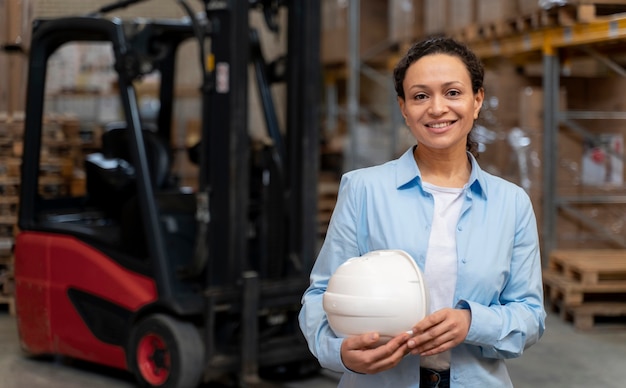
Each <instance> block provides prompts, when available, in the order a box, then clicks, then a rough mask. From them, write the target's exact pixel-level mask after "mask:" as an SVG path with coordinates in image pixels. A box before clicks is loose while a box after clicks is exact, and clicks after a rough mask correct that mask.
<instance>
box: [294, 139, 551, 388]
mask: <svg viewBox="0 0 626 388" xmlns="http://www.w3.org/2000/svg"><path fill="white" fill-rule="evenodd" d="M468 155H469V156H468V157H469V158H470V160H471V163H472V172H471V176H470V179H469V182H468V184H467V186H466V188H465V189H464V201H463V207H462V209H461V215H460V218H459V222H458V225H457V227H456V238H457V254H458V279H457V284H456V289H455V291H454V303H455V305H456V307H457V308H466V309H470V310H471V315H472V321H471V326H470V329H469V333H468V335H467V337H466V339H465V342H464V343H462V344H461V345H459V346H457V347H455V348H454V349H452V360H451V367H450V372H451V375H450V379H451V385H450V386H451V387H480V388H485V387H497V388H502V387H507V386H512V384H511V381H510V378H509V375H508V372H507V370H506V366H505V363H504V359H507V358H514V357H519V356H520V355H521V354H522V352H523V351H524V349H526V348H528V347H529V346H530V345H532V344H534V343H535V342H537V341H538V340H539V338H540V337H541V335H542V334H543V331H544V329H545V316H546V314H545V310H544V307H543V286H542V278H541V259H540V252H539V239H538V234H537V223H536V219H535V215H534V212H533V209H532V204H531V202H530V198H529V197H528V195H527V194H526V192H525V191H524V190H522V189H521V188H520V187H519V186H517V185H514V184H513V183H511V182H507V181H505V180H504V179H501V178H498V177H495V176H493V175H490V174H488V173H487V172H485V171H483V170H481V169H480V167H479V165H478V163H477V162H476V160H475V159H474V157H473V156H471V155H470V154H468ZM433 209H434V201H433V197H432V196H431V195H430V194H429V193H427V192H426V191H425V190H424V189H423V186H422V180H421V174H420V171H419V168H418V167H417V164H416V163H415V160H414V159H413V149H412V148H411V149H409V150H408V151H407V152H405V153H404V155H402V156H401V157H400V158H399V159H397V160H393V161H390V162H387V163H385V164H382V165H380V166H374V167H368V168H364V169H359V170H355V171H351V172H348V173H346V174H344V176H343V177H342V179H341V184H340V189H339V196H338V199H337V204H336V206H335V210H334V212H333V216H332V218H331V222H330V224H329V227H328V231H327V235H326V239H325V241H324V244H323V246H322V248H321V250H320V253H319V256H318V258H317V260H316V262H315V264H314V266H313V270H312V271H311V276H310V281H311V284H310V286H309V288H308V289H307V290H306V292H305V293H304V296H303V298H302V303H303V305H302V309H301V311H300V316H299V318H300V327H301V329H302V332H303V333H304V335H305V337H306V339H307V341H308V343H309V348H310V350H311V352H312V353H313V354H314V355H315V356H316V357H317V358H318V360H319V362H320V364H321V365H322V367H324V368H328V369H331V370H334V371H338V372H343V377H342V379H341V382H340V384H339V387H359V388H366V387H372V388H382V387H392V388H402V387H419V363H420V360H419V356H412V355H408V356H406V357H405V358H404V359H403V360H402V361H401V363H400V364H399V365H397V366H396V367H395V368H393V369H391V370H388V371H385V372H382V373H378V374H374V375H365V374H358V373H353V372H351V371H350V370H348V369H347V368H346V367H345V366H344V365H343V363H342V361H341V355H340V347H341V341H342V339H341V338H337V336H335V334H334V333H333V332H332V330H331V328H330V327H329V325H328V320H327V319H326V315H325V313H324V310H323V308H322V296H323V294H324V291H325V290H326V286H327V284H328V280H329V278H330V276H331V275H332V274H333V273H334V272H335V270H336V269H337V267H338V266H339V265H340V264H342V263H343V262H344V261H345V260H347V259H349V258H351V257H357V256H361V255H363V254H365V253H367V252H369V251H373V250H377V249H402V250H404V251H406V252H408V253H409V254H410V255H411V256H412V257H413V258H414V259H415V260H416V262H417V265H418V266H419V267H420V268H421V269H422V271H423V270H424V267H425V266H424V264H425V259H426V251H427V249H428V241H429V236H430V228H431V225H432V218H433Z"/></svg>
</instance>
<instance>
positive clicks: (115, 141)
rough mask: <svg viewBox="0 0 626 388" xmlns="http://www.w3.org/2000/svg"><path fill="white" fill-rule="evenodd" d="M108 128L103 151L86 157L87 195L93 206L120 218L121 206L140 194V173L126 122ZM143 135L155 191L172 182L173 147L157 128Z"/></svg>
mask: <svg viewBox="0 0 626 388" xmlns="http://www.w3.org/2000/svg"><path fill="white" fill-rule="evenodd" d="M105 130H106V131H105V133H104V134H103V135H102V149H101V152H98V153H93V154H90V155H87V157H86V160H85V172H86V178H87V182H86V183H87V194H88V197H89V202H90V203H91V204H92V205H94V206H96V207H98V208H101V209H102V210H104V212H105V213H106V214H107V215H109V216H110V217H112V218H114V219H119V216H120V215H121V214H120V212H121V208H122V206H120V205H121V204H124V203H126V202H127V201H128V200H129V199H131V198H132V197H133V196H135V195H136V193H137V186H136V176H137V172H136V168H135V166H133V157H132V154H131V147H130V145H129V140H130V138H129V131H128V130H127V129H126V124H125V123H113V124H110V125H108V126H107V127H106V128H105ZM142 134H143V143H144V149H145V152H146V157H147V160H148V169H149V173H150V179H151V182H152V186H153V188H154V189H155V190H159V189H163V188H165V187H167V186H168V184H169V182H170V166H171V163H172V157H171V152H170V150H169V146H168V145H167V144H166V143H165V140H164V139H162V138H161V137H160V136H159V135H158V134H157V133H156V132H155V131H152V130H150V129H144V130H143V131H142Z"/></svg>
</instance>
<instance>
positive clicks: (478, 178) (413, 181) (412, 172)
mask: <svg viewBox="0 0 626 388" xmlns="http://www.w3.org/2000/svg"><path fill="white" fill-rule="evenodd" d="M414 147H415V146H412V147H409V149H408V150H407V151H406V152H405V153H404V154H402V156H400V158H398V172H397V175H396V188H398V189H402V188H407V187H411V186H414V185H419V186H422V174H421V172H420V170H419V167H417V163H415V159H414V158H413V149H414ZM467 157H468V158H469V160H470V163H471V164H472V172H471V173H470V178H469V181H468V185H467V186H468V187H469V189H470V190H471V191H472V192H475V193H477V194H479V195H482V196H485V197H486V196H487V181H486V179H485V172H484V171H483V170H482V169H481V168H480V166H479V165H478V162H477V161H476V158H475V157H474V155H472V154H471V153H470V152H468V153H467Z"/></svg>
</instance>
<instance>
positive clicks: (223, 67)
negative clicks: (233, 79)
mask: <svg viewBox="0 0 626 388" xmlns="http://www.w3.org/2000/svg"><path fill="white" fill-rule="evenodd" d="M229 71H230V70H229V67H228V63H226V62H220V63H218V64H217V65H216V66H215V90H216V91H217V92H218V93H228V91H229V90H230V85H229V83H228V82H229V81H228V79H229Z"/></svg>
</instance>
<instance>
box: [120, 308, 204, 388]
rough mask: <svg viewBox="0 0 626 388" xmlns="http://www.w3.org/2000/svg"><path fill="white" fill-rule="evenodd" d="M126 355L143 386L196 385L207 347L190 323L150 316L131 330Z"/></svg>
mask: <svg viewBox="0 0 626 388" xmlns="http://www.w3.org/2000/svg"><path fill="white" fill-rule="evenodd" d="M126 354H127V358H128V368H129V370H130V371H131V372H133V374H134V375H135V377H136V379H137V381H138V382H139V385H140V386H142V387H161V388H195V387H197V386H198V384H199V383H200V379H201V377H202V372H203V369H204V346H203V342H202V339H201V338H200V334H199V333H198V330H197V329H196V328H195V327H194V326H193V325H192V324H191V323H187V322H181V321H179V320H177V319H175V318H174V317H170V316H168V315H164V314H155V315H151V316H149V317H147V318H145V319H143V320H142V321H140V322H139V323H138V324H137V325H135V327H133V329H132V330H131V333H130V340H129V342H128V347H127V353H126Z"/></svg>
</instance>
